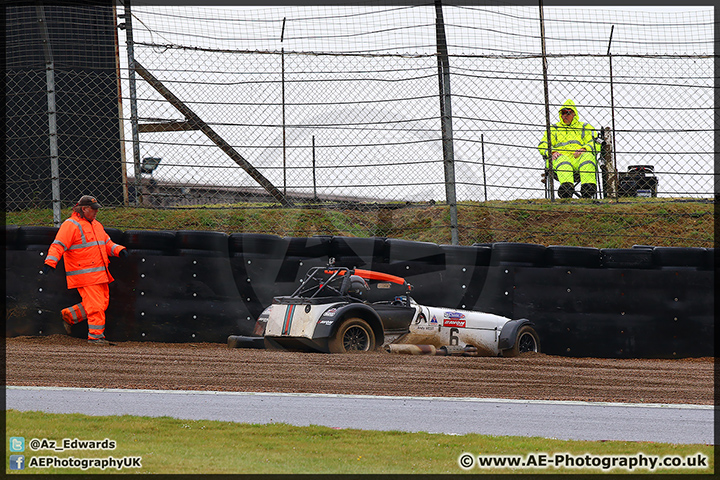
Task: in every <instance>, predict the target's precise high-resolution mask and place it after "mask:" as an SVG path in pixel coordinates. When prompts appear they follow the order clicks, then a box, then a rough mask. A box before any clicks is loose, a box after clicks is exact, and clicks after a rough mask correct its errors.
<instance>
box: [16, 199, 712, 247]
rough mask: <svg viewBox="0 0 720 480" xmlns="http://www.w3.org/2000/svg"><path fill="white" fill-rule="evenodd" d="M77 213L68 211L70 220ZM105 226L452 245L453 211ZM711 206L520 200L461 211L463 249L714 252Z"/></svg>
mask: <svg viewBox="0 0 720 480" xmlns="http://www.w3.org/2000/svg"><path fill="white" fill-rule="evenodd" d="M69 215H70V209H64V210H63V211H62V218H63V219H65V218H67V217H68V216H69ZM98 218H99V219H100V221H101V222H102V223H103V225H105V226H106V227H113V228H119V229H121V230H213V231H220V232H226V233H238V232H249V233H271V234H276V235H280V236H294V237H306V236H312V235H341V236H351V237H372V236H379V237H389V238H402V239H407V240H416V241H424V242H433V243H438V244H449V243H451V229H450V224H451V222H450V210H449V208H448V207H447V206H446V205H441V204H382V205H381V204H356V205H348V204H345V205H343V206H339V205H335V204H323V205H306V206H304V207H297V208H277V207H276V206H271V205H262V204H242V205H240V204H237V205H207V206H194V207H184V208H179V207H178V208H169V209H149V208H134V207H118V208H103V209H102V210H101V212H100V214H99V217H98ZM5 222H6V224H8V225H46V226H51V225H53V215H52V211H51V210H50V209H35V210H24V211H20V212H6V219H5ZM714 225H715V212H714V203H713V202H712V201H710V200H707V201H704V200H689V199H624V200H622V201H619V202H618V201H613V200H579V199H572V200H557V201H555V202H550V201H549V200H515V201H490V202H467V203H461V204H459V205H458V237H459V243H460V244H461V245H472V244H473V243H493V242H524V243H539V244H543V245H576V246H589V247H597V248H625V247H631V246H632V245H636V244H645V245H655V246H680V247H713V246H714Z"/></svg>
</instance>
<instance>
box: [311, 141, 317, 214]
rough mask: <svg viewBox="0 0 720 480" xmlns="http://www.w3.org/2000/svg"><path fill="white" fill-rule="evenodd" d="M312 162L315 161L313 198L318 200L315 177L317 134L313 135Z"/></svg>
mask: <svg viewBox="0 0 720 480" xmlns="http://www.w3.org/2000/svg"><path fill="white" fill-rule="evenodd" d="M312 158H313V160H312V162H313V200H315V201H317V199H318V196H317V180H316V178H315V135H313V137H312Z"/></svg>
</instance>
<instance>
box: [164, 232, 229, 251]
mask: <svg viewBox="0 0 720 480" xmlns="http://www.w3.org/2000/svg"><path fill="white" fill-rule="evenodd" d="M228 242H229V235H228V234H226V233H222V232H208V231H196V230H179V231H177V232H175V248H176V249H177V250H214V251H217V252H221V253H222V254H223V255H225V256H227V255H228Z"/></svg>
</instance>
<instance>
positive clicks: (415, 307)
mask: <svg viewBox="0 0 720 480" xmlns="http://www.w3.org/2000/svg"><path fill="white" fill-rule="evenodd" d="M368 282H372V283H373V285H374V286H375V287H376V291H375V294H376V296H377V294H378V293H383V292H386V297H387V298H386V299H384V300H381V301H374V302H369V301H367V300H366V298H367V297H368V293H369V292H370V285H369V284H368ZM398 290H399V291H398ZM393 291H394V292H393ZM411 291H412V285H410V284H409V283H407V281H405V279H404V278H401V277H397V276H394V275H389V274H386V273H381V272H374V271H371V270H361V269H350V268H346V267H336V266H328V267H314V268H312V269H310V270H309V271H308V274H307V275H306V276H305V278H304V279H303V281H302V282H301V284H300V286H299V287H298V289H297V290H295V292H294V293H293V294H292V295H290V296H287V297H283V296H281V297H275V298H274V299H273V302H272V305H270V306H269V307H267V308H266V309H265V310H264V311H263V312H262V314H260V317H259V318H258V319H257V322H256V324H255V329H254V331H253V336H239V335H230V336H229V337H228V345H229V346H230V347H240V348H243V347H244V348H270V349H275V348H284V349H290V350H309V351H320V352H330V353H350V352H369V351H373V350H376V349H378V348H380V347H381V346H389V345H422V346H432V347H434V348H432V350H431V351H433V352H434V351H435V349H436V348H442V347H445V348H444V350H443V351H444V352H448V351H451V350H452V351H465V352H472V354H473V355H483V356H498V355H502V356H505V357H511V356H516V355H519V354H520V353H524V352H539V351H540V339H539V338H538V335H537V333H536V332H535V329H533V324H532V322H530V321H529V320H527V319H524V318H523V319H517V320H512V319H509V318H506V317H503V316H500V315H493V314H490V313H483V312H474V311H470V310H457V309H452V308H443V307H430V306H424V305H420V304H418V303H417V302H416V301H415V300H414V299H413V298H412V297H411V296H410V295H409V292H411Z"/></svg>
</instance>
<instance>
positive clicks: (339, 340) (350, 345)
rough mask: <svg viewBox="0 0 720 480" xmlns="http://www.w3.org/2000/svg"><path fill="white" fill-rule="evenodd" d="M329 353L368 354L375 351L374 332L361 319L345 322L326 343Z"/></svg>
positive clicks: (351, 319) (350, 319)
mask: <svg viewBox="0 0 720 480" xmlns="http://www.w3.org/2000/svg"><path fill="white" fill-rule="evenodd" d="M328 350H329V351H330V353H352V352H370V351H373V350H375V332H373V329H372V328H371V327H370V325H369V324H368V323H367V322H366V321H365V320H363V319H361V318H349V319H347V320H345V321H344V322H343V323H342V324H341V325H340V327H339V328H338V329H337V332H335V335H334V336H333V337H331V338H330V340H329V341H328Z"/></svg>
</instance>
